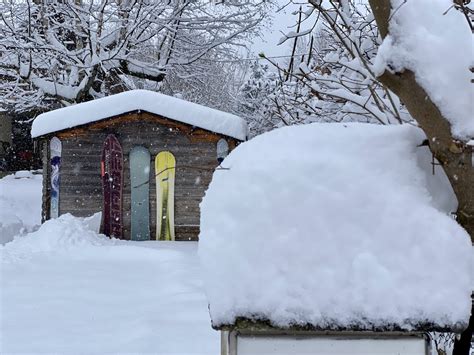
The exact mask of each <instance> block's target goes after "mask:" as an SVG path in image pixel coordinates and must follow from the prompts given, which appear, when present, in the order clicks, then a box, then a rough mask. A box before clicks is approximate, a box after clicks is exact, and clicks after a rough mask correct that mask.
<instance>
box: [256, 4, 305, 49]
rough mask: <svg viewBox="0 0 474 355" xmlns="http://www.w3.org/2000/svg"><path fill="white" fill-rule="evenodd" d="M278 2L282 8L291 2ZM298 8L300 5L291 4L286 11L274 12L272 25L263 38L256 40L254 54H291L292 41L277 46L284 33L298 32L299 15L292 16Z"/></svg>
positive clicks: (268, 27) (268, 26) (269, 25)
mask: <svg viewBox="0 0 474 355" xmlns="http://www.w3.org/2000/svg"><path fill="white" fill-rule="evenodd" d="M278 2H279V4H280V6H284V5H285V4H287V3H288V2H289V0H278ZM295 2H296V1H295ZM300 3H303V4H304V3H306V2H305V1H301V0H300ZM303 6H307V5H303ZM298 8H299V5H298V4H293V3H291V4H289V5H288V6H286V7H285V8H284V9H282V10H280V11H278V12H276V11H275V12H274V14H273V20H272V22H271V23H270V24H268V25H267V28H266V29H265V30H264V33H263V36H262V37H263V38H256V39H255V41H254V43H253V46H252V51H253V52H254V54H258V53H260V52H263V53H265V55H266V56H268V57H270V56H280V55H288V54H290V51H291V45H292V41H287V42H285V43H283V44H281V45H279V46H278V45H277V44H278V42H279V41H280V39H281V38H282V37H283V33H288V32H291V31H295V30H296V26H295V25H296V21H297V18H298V17H297V15H292V12H295V11H297V10H298ZM275 10H276V9H275ZM303 11H304V10H303ZM304 27H305V26H304V25H303V29H304Z"/></svg>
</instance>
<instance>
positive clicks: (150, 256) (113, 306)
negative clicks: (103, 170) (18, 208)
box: [0, 242, 219, 355]
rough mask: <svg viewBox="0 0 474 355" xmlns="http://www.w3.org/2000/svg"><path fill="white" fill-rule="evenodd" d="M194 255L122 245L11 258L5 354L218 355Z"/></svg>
mask: <svg viewBox="0 0 474 355" xmlns="http://www.w3.org/2000/svg"><path fill="white" fill-rule="evenodd" d="M8 244H10V243H8ZM8 244H7V245H8ZM22 244H24V243H22ZM19 249H21V244H20V245H17V246H15V247H14V248H13V246H10V250H9V251H14V250H19ZM196 251H197V244H196V243H189V242H185V243H161V242H119V243H117V244H114V245H110V244H109V245H107V244H106V245H99V246H95V245H94V246H87V245H86V246H81V247H76V248H72V249H70V250H61V251H60V252H55V251H47V252H41V251H39V252H38V251H36V252H33V253H30V254H21V255H20V257H19V258H18V259H16V260H15V259H12V258H8V257H5V258H4V260H3V261H2V263H1V264H0V265H1V270H0V276H1V279H0V289H1V294H0V298H1V308H0V314H1V317H2V319H1V331H0V334H1V335H2V339H1V341H3V343H1V341H0V343H1V344H2V345H1V346H0V353H2V354H6V353H17V352H22V353H44V352H47V353H56V354H57V353H61V354H66V353H67V354H72V353H73V354H78V353H81V354H84V353H86V354H89V353H132V352H133V353H152V354H212V355H215V354H218V353H219V334H218V332H216V331H214V330H212V329H211V326H210V319H209V314H208V311H207V301H206V298H205V295H204V293H203V291H202V285H201V279H200V276H199V273H200V267H199V263H198V258H197V255H196ZM9 259H11V260H9Z"/></svg>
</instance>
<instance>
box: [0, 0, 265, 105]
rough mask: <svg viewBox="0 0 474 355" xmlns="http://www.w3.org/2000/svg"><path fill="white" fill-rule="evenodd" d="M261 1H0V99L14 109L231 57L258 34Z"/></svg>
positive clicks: (90, 94)
mask: <svg viewBox="0 0 474 355" xmlns="http://www.w3.org/2000/svg"><path fill="white" fill-rule="evenodd" d="M268 6H269V4H268V2H266V1H263V0H245V1H236V0H235V1H226V2H225V4H221V5H213V4H211V3H210V2H209V1H207V0H196V1H189V0H157V1H141V0H118V1H116V0H101V1H97V0H92V1H81V0H54V1H43V0H33V1H32V2H31V1H27V2H26V1H25V2H18V1H15V0H5V1H3V2H1V3H0V59H1V60H0V77H1V78H2V83H1V85H0V98H2V104H3V105H4V106H8V107H10V108H11V109H13V110H15V111H23V110H29V109H32V108H40V109H41V108H45V107H50V106H57V105H62V104H68V103H73V102H82V101H87V100H90V99H92V98H95V97H100V96H103V95H105V94H107V93H109V92H115V91H122V90H123V89H124V88H126V86H127V83H129V82H130V80H127V79H126V78H125V77H135V78H140V79H142V80H146V81H151V82H156V83H161V82H162V81H163V80H164V78H165V77H166V75H167V74H168V73H169V72H170V71H171V70H179V68H187V67H190V66H195V67H199V65H200V60H201V59H202V58H204V57H207V58H208V57H209V56H210V55H213V56H216V57H217V56H219V54H220V53H227V54H228V55H231V54H232V53H233V52H235V48H236V46H241V45H242V40H243V39H244V38H246V37H248V36H249V35H251V34H252V33H253V32H255V31H256V30H257V28H258V25H259V23H260V22H261V21H262V19H263V18H264V15H265V11H266V9H267V7H268Z"/></svg>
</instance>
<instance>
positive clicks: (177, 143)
mask: <svg viewBox="0 0 474 355" xmlns="http://www.w3.org/2000/svg"><path fill="white" fill-rule="evenodd" d="M110 133H113V134H115V135H116V136H117V138H118V140H119V141H120V143H121V145H122V149H123V155H124V172H123V173H124V176H123V182H124V185H123V218H124V239H130V226H131V219H130V195H131V194H130V170H129V167H130V163H129V152H130V150H131V149H132V147H134V146H136V145H141V146H144V147H146V148H148V149H149V151H150V154H151V162H150V167H151V170H150V180H151V181H150V229H151V231H150V232H151V238H152V239H155V238H156V231H155V229H156V184H155V178H154V176H155V173H156V172H155V169H154V165H155V164H154V159H155V156H156V155H157V154H158V153H159V152H161V151H164V150H168V151H170V152H171V153H173V155H174V156H175V158H176V178H175V225H176V227H175V228H176V240H197V237H198V234H199V219H200V212H199V204H200V202H201V200H202V198H203V196H204V193H205V191H206V190H207V187H208V186H209V183H210V181H211V178H212V174H213V171H214V169H215V168H216V167H217V165H218V163H217V157H216V142H217V141H218V140H219V139H221V138H225V139H226V140H227V142H228V143H229V148H230V149H232V148H234V147H235V146H236V145H237V143H238V142H237V141H236V140H235V139H233V138H230V137H225V136H222V135H219V134H216V133H213V132H209V131H205V130H202V129H196V128H193V127H191V126H188V125H185V124H182V123H179V122H175V121H171V120H168V119H166V118H163V117H160V116H156V115H153V114H150V113H147V112H133V113H128V114H125V115H122V116H119V117H113V118H110V119H107V120H102V121H99V122H96V123H91V124H88V125H85V126H81V127H76V128H72V129H69V130H65V131H61V132H57V133H56V134H55V135H56V136H57V137H58V138H59V139H60V140H61V142H62V158H61V185H60V202H59V211H60V214H64V213H71V214H73V215H75V216H78V217H86V216H90V215H92V214H94V213H96V212H99V211H101V210H102V185H101V179H100V159H101V154H102V145H103V142H104V140H105V138H106V137H107V135H108V134H110ZM52 136H53V135H51V136H49V137H48V138H51V137H52ZM45 160H46V159H45ZM48 166H49V161H48V162H47V166H46V167H44V168H45V170H46V171H48V170H47V169H48ZM45 175H48V174H47V173H46V174H45ZM48 177H49V176H45V178H46V179H45V180H44V181H45V182H47V181H48V180H49V179H48ZM43 191H44V193H45V194H49V193H48V192H47V190H46V189H43ZM46 200H47V196H45V195H43V201H46ZM46 205H48V206H49V204H47V203H43V208H46ZM48 212H49V211H48ZM43 215H44V216H49V214H48V213H47V212H46V211H43Z"/></svg>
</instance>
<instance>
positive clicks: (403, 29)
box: [376, 0, 474, 139]
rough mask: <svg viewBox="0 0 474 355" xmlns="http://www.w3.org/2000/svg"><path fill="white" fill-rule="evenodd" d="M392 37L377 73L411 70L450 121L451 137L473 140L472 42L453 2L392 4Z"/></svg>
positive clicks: (381, 53)
mask: <svg viewBox="0 0 474 355" xmlns="http://www.w3.org/2000/svg"><path fill="white" fill-rule="evenodd" d="M391 2H392V9H393V10H392V15H391V21H390V35H389V36H387V37H386V38H385V40H384V42H383V44H382V46H381V48H380V50H379V53H378V57H377V61H376V70H377V71H378V73H381V72H383V70H385V68H386V66H387V65H388V66H390V68H393V69H394V70H396V71H402V70H403V69H404V68H408V69H410V70H412V71H413V72H414V73H415V75H416V80H417V81H418V83H419V84H420V85H422V86H423V88H424V89H425V90H426V91H427V92H428V94H429V95H430V97H431V99H432V100H433V102H434V103H435V104H436V105H437V106H438V107H439V109H440V110H441V112H442V113H443V115H444V116H445V117H446V118H447V119H448V120H449V121H450V123H451V127H452V128H451V129H452V133H453V134H454V135H455V136H457V137H459V138H462V139H468V138H472V137H474V85H472V84H471V77H472V74H471V72H470V70H469V68H470V66H472V65H473V62H472V48H473V46H474V37H473V36H472V33H471V30H470V28H469V24H468V22H467V20H466V18H465V17H464V14H463V13H462V12H461V11H457V10H456V9H454V8H453V7H452V6H453V2H452V1H451V0H414V1H404V0H392V1H391ZM448 9H449V11H447V10H448Z"/></svg>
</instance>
